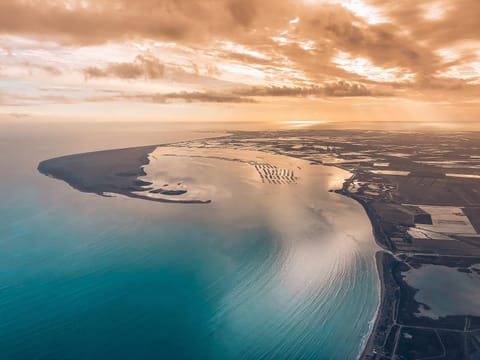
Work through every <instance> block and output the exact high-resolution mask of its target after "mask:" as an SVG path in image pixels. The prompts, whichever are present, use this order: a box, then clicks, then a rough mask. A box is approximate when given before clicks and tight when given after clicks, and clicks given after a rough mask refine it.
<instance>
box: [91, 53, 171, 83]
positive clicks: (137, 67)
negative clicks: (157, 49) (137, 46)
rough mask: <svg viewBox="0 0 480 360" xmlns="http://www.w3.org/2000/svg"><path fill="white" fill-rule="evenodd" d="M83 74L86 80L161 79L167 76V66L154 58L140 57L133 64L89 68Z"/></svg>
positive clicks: (124, 63) (125, 63)
mask: <svg viewBox="0 0 480 360" xmlns="http://www.w3.org/2000/svg"><path fill="white" fill-rule="evenodd" d="M83 73H84V75H85V77H86V78H101V77H118V78H120V79H139V78H145V79H161V78H163V77H164V74H165V65H164V64H162V63H161V62H160V61H159V60H158V59H157V58H155V57H153V56H146V55H138V56H137V57H136V58H135V60H134V61H133V62H122V63H113V64H109V65H107V66H106V67H105V68H99V67H95V66H89V67H87V68H85V69H83Z"/></svg>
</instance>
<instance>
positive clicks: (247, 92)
mask: <svg viewBox="0 0 480 360" xmlns="http://www.w3.org/2000/svg"><path fill="white" fill-rule="evenodd" d="M234 93H235V94H237V95H242V96H252V97H261V96H265V97H267V96H272V97H277V96H278V97H280V96H281V97H287V96H292V97H308V96H312V97H321V96H331V97H356V96H390V95H392V92H391V91H390V92H388V91H386V90H382V91H381V90H376V89H372V88H369V87H367V86H366V85H365V84H361V83H357V82H350V81H344V80H340V81H336V82H328V83H325V84H324V85H323V86H319V85H312V86H305V87H301V86H294V87H288V86H267V87H251V88H243V89H238V90H235V91H234Z"/></svg>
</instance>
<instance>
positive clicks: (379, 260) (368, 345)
mask: <svg viewBox="0 0 480 360" xmlns="http://www.w3.org/2000/svg"><path fill="white" fill-rule="evenodd" d="M385 254H386V252H385V251H384V250H379V251H377V252H376V253H375V268H376V270H377V278H378V281H379V283H380V284H379V289H378V290H379V291H378V306H377V310H376V311H375V317H374V319H372V320H373V324H372V326H371V327H370V329H369V333H368V335H367V337H366V341H365V343H364V344H363V346H362V349H361V352H360V353H359V354H358V356H357V360H362V359H364V358H365V356H367V354H371V353H372V352H373V351H374V338H375V333H376V332H377V327H378V324H379V322H380V319H381V317H382V311H383V306H384V303H385V295H386V287H385V281H384V276H383V272H384V270H385V269H384V266H383V260H384V259H383V258H384V256H385Z"/></svg>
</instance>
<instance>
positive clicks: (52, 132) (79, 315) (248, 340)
mask: <svg viewBox="0 0 480 360" xmlns="http://www.w3.org/2000/svg"><path fill="white" fill-rule="evenodd" d="M221 130H222V129H221V126H218V125H217V126H216V127H215V129H213V128H212V129H210V128H208V127H202V126H200V125H197V126H195V127H194V126H192V127H185V126H179V127H176V126H175V125H169V126H164V125H163V126H161V125H155V124H135V123H117V124H111V123H110V124H93V123H92V124H87V125H85V124H83V125H81V124H69V125H65V124H63V125H62V124H42V123H37V124H35V123H19V124H11V123H10V124H2V125H0V168H1V169H2V172H1V180H0V199H1V201H0V358H1V359H5V360H10V359H12V360H14V359H15V360H16V359H42V360H43V359H45V360H47V359H48V360H54V359H58V360H69V359H71V360H84V359H136V360H138V359H166V360H170V359H171V360H174V359H219V360H220V359H221V360H228V359H342V360H345V359H355V358H356V356H358V354H359V352H360V351H361V347H362V344H363V341H364V340H365V337H366V336H367V335H368V331H369V328H370V326H371V323H372V321H373V319H374V316H375V311H376V308H377V306H378V296H379V294H378V291H379V290H378V285H379V282H378V278H377V274H376V267H375V259H374V254H375V252H376V251H377V250H378V248H377V247H376V245H375V242H374V239H373V235H372V228H371V225H370V222H369V220H368V218H367V216H366V214H365V212H364V211H363V209H362V207H361V206H360V205H359V204H357V203H356V202H355V201H353V200H351V199H349V198H346V197H343V196H341V195H338V194H335V193H331V192H329V191H328V190H331V189H332V188H335V187H338V186H339V184H341V181H342V179H343V178H345V177H347V176H348V173H346V172H345V171H343V170H340V169H337V168H333V167H324V166H318V165H317V166H313V165H309V164H308V163H306V162H302V161H301V160H292V159H282V160H281V161H287V162H288V161H294V164H293V165H292V166H297V167H298V168H299V169H300V168H301V169H302V173H303V174H304V175H302V179H303V180H302V183H301V184H299V185H298V186H295V185H293V186H287V185H285V186H284V185H278V186H266V185H259V184H258V183H257V182H256V181H255V180H254V179H253V178H252V176H251V174H250V173H248V171H247V170H246V167H244V166H243V165H242V164H237V163H233V162H229V161H222V160H219V159H216V160H214V159H209V160H208V159H207V160H206V159H189V158H185V157H176V158H175V157H172V158H171V159H169V161H170V163H169V164H168V167H169V168H172V169H185V168H187V169H189V171H191V172H192V173H191V174H189V175H191V176H195V175H197V176H198V177H199V178H201V179H202V181H204V182H211V184H213V185H214V190H212V189H210V188H209V189H210V190H209V191H210V194H213V199H212V200H213V201H212V203H211V204H168V203H158V202H152V201H147V200H139V199H132V198H125V197H121V196H119V197H101V196H98V195H95V194H89V193H82V192H79V191H77V190H75V189H73V188H71V187H69V186H68V185H67V184H66V183H64V182H62V181H60V180H55V179H51V178H48V177H46V176H43V175H41V174H40V173H39V172H38V171H37V169H36V168H37V165H38V163H39V162H40V161H42V160H45V159H49V158H52V157H55V156H61V155H66V154H72V153H81V152H86V151H94V150H103V149H112V148H123V147H130V146H142V145H150V144H160V143H169V142H175V141H180V140H186V139H194V138H202V137H206V136H212V135H214V134H218V133H219V132H221ZM213 185H212V186H213Z"/></svg>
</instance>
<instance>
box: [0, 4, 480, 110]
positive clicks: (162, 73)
mask: <svg viewBox="0 0 480 360" xmlns="http://www.w3.org/2000/svg"><path fill="white" fill-rule="evenodd" d="M355 3H356V4H357V5H358V6H357V7H355V6H351V4H350V3H348V2H347V3H345V2H341V1H338V0H322V1H297V0H209V1H192V0H136V1H131V0H115V1H111V0H95V1H94V0H82V1H76V0H69V1H63V0H49V1H45V0H2V1H0V34H4V35H5V34H6V35H8V36H9V37H11V38H15V39H16V38H20V37H22V38H28V39H30V40H31V39H35V40H36V41H38V43H39V44H45V47H44V49H38V48H35V49H33V48H32V44H31V43H30V42H31V41H30V42H27V43H23V45H21V47H22V52H23V53H24V56H25V57H26V58H27V60H26V62H24V63H23V65H24V66H27V67H29V68H31V69H35V70H40V71H42V72H46V73H47V74H49V75H52V76H53V75H54V76H56V77H62V76H64V77H67V76H69V75H70V74H69V73H68V72H67V71H66V69H72V70H73V71H74V72H76V74H77V75H78V71H81V73H82V74H83V75H84V77H85V78H86V79H87V80H92V79H101V78H112V79H113V78H114V79H117V80H119V81H128V82H129V83H133V82H134V81H139V82H140V81H145V80H147V81H163V80H165V81H169V82H176V83H178V84H179V86H178V87H177V88H181V84H182V83H191V84H195V85H196V86H195V87H194V88H195V89H202V90H199V91H196V92H192V91H184V92H182V91H179V92H173V93H166V94H155V95H141V96H139V97H137V98H136V100H138V101H148V102H159V103H161V102H174V101H186V102H251V101H254V100H255V101H258V100H257V99H256V98H261V97H265V98H266V97H288V96H291V97H322V96H324V97H325V96H326V97H362V96H363V97H377V96H400V95H401V96H407V97H416V98H419V97H420V98H421V97H425V98H427V97H429V96H431V95H432V94H433V93H435V94H437V93H442V92H445V91H448V92H450V93H451V92H456V93H458V94H459V95H458V96H462V95H463V96H465V97H471V96H472V94H473V93H474V92H475V90H477V91H478V90H479V87H480V70H479V69H480V68H479V67H478V64H480V51H478V45H479V44H480V33H479V32H478V29H479V28H480V2H479V1H476V0H443V1H441V2H440V1H439V0H426V1H421V2H420V1H417V0H404V1H400V2H399V1H397V0H358V1H355ZM349 4H350V5H349ZM439 4H440V5H439ZM366 10H368V11H366ZM13 14H14V15H13ZM372 14H375V17H374V18H373V17H372ZM292 19H295V21H291V20H292ZM147 42H150V43H155V42H159V43H165V42H168V43H169V44H171V48H169V49H170V50H169V51H171V52H175V51H176V54H177V55H178V58H180V57H181V60H183V61H180V62H179V63H178V64H177V63H176V62H175V60H172V59H166V57H164V56H163V55H162V54H161V52H162V49H157V50H158V51H157V52H156V53H155V52H151V53H150V52H149V51H144V50H141V51H142V52H141V53H140V54H138V55H137V56H135V55H132V52H131V49H129V50H128V52H125V53H124V56H123V57H121V56H119V58H118V60H117V59H115V61H112V58H111V54H112V53H111V52H109V50H111V47H112V46H113V45H112V44H116V45H118V44H126V43H128V44H132V43H134V44H139V45H140V47H141V46H142V45H143V44H145V43H147ZM10 43H11V42H10ZM10 43H9V44H10ZM52 44H55V46H54V47H52V46H53V45H52ZM103 47H104V48H103ZM7 48H8V54H10V55H11V56H9V60H8V61H10V65H11V63H12V62H14V61H15V59H16V58H15V56H13V54H14V53H15V51H16V49H15V48H12V46H11V44H10V45H9V46H8V47H6V48H5V49H7ZM86 48H89V49H95V52H96V53H97V54H100V55H99V56H98V58H97V57H95V56H92V55H91V53H90V56H91V58H85V59H78V64H81V65H78V66H77V67H75V66H74V65H70V63H68V62H65V63H64V66H63V67H57V66H52V62H50V61H49V55H50V54H55V56H59V57H61V56H62V52H64V53H72V52H74V51H75V49H86ZM103 49H105V51H103ZM181 49H183V50H185V49H187V50H188V51H183V50H181ZM31 50H35V51H34V53H35V54H34V55H35V56H37V60H40V61H37V60H35V61H34V60H29V59H30V58H29V56H30V55H31V53H29V52H28V51H31ZM135 51H138V48H136V50H135ZM182 51H183V52H182ZM4 52H5V53H7V50H4ZM85 53H86V52H85ZM113 53H114V54H117V52H113ZM25 54H26V55H25ZM179 54H180V55H181V56H180V55H179ZM339 54H346V55H345V56H344V57H343V58H342V59H341V61H340V62H339V61H338V56H339ZM445 54H446V55H445ZM17 55H18V54H17ZM103 55H105V58H102V56H103ZM107 55H110V57H108V56H107ZM133 56H135V57H134V58H133V60H131V59H132V57H133ZM42 59H43V62H42V61H41V60H42ZM92 59H93V62H91V61H90V60H92ZM336 60H337V61H336ZM18 61H19V60H18ZM102 61H103V63H102ZM189 62H191V63H192V66H191V69H188V66H186V65H185V64H188V63H189ZM197 63H203V65H202V66H203V67H202V69H203V70H202V71H198V66H197ZM18 64H20V62H19V63H18ZM18 64H17V65H18ZM85 64H93V65H90V66H87V65H85ZM7 65H8V64H7ZM206 68H208V69H210V70H209V71H208V72H206V71H205V69H206ZM467 68H468V77H466V76H465V73H466V70H465V69H467ZM5 69H7V67H5ZM6 71H8V69H7V70H6ZM2 72H5V70H4V69H2ZM65 73H67V74H65ZM252 74H253V75H252ZM384 74H388V76H382V75H384ZM462 74H463V75H462ZM23 76H25V75H23ZM249 76H250V77H249ZM462 76H463V77H462ZM92 83H93V84H95V82H94V81H92ZM245 84H248V85H250V86H245ZM92 86H93V85H92ZM191 88H192V87H189V89H191ZM132 91H133V90H132ZM142 96H143V100H142ZM124 100H132V101H133V100H135V97H133V98H124Z"/></svg>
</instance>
